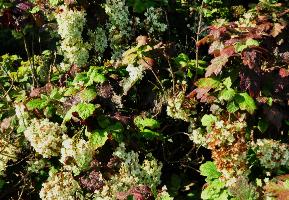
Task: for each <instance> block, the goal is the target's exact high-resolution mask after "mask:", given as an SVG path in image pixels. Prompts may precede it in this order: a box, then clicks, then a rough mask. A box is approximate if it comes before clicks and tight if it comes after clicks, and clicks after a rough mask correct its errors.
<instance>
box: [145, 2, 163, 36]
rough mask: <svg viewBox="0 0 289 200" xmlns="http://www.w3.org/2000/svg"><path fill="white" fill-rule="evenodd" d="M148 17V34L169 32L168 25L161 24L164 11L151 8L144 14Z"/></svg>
mask: <svg viewBox="0 0 289 200" xmlns="http://www.w3.org/2000/svg"><path fill="white" fill-rule="evenodd" d="M144 15H145V16H146V26H147V27H149V28H148V33H149V34H152V33H154V32H158V33H160V32H164V31H166V30H167V25H166V24H164V23H162V22H160V21H161V16H163V13H162V10H161V9H160V8H154V7H150V8H148V9H147V11H146V12H145V14H144Z"/></svg>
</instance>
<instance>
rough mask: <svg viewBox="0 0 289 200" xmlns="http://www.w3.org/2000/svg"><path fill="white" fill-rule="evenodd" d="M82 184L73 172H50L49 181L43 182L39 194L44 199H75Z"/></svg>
mask: <svg viewBox="0 0 289 200" xmlns="http://www.w3.org/2000/svg"><path fill="white" fill-rule="evenodd" d="M78 190H80V186H79V184H78V183H77V181H75V180H74V178H73V176H72V174H71V172H59V173H52V174H50V176H49V178H48V181H47V182H45V183H43V184H42V189H41V191H40V193H39V196H40V198H41V199H42V200H56V199H57V200H75V199H77V195H76V193H77V191H78Z"/></svg>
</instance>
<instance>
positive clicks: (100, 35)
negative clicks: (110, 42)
mask: <svg viewBox="0 0 289 200" xmlns="http://www.w3.org/2000/svg"><path fill="white" fill-rule="evenodd" d="M88 35H89V37H90V40H91V42H92V44H93V48H94V50H95V51H96V52H97V53H100V54H102V53H103V52H104V51H105V49H106V47H107V37H106V34H105V30H104V29H102V28H100V27H98V28H97V29H96V30H95V31H94V32H92V31H89V32H88Z"/></svg>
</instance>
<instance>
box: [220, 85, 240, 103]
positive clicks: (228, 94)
mask: <svg viewBox="0 0 289 200" xmlns="http://www.w3.org/2000/svg"><path fill="white" fill-rule="evenodd" d="M235 94H236V92H235V90H233V89H232V88H229V89H224V90H222V91H221V92H220V94H219V97H218V98H219V100H221V101H223V100H225V101H230V100H232V99H233V98H234V96H235Z"/></svg>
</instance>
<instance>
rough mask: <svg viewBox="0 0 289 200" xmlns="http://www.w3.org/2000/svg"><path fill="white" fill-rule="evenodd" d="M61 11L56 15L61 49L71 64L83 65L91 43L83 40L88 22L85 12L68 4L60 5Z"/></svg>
mask: <svg viewBox="0 0 289 200" xmlns="http://www.w3.org/2000/svg"><path fill="white" fill-rule="evenodd" d="M60 10H61V12H59V13H58V14H57V15H56V20H57V24H58V33H59V35H60V36H61V39H62V41H61V46H60V48H61V51H62V52H63V54H64V57H65V59H67V61H68V62H69V64H76V65H78V66H83V65H85V64H86V62H87V60H88V57H89V54H88V49H89V44H87V43H84V42H83V40H82V36H81V34H82V31H83V27H84V24H85V22H86V19H85V15H86V14H85V12H84V11H78V10H71V9H69V8H68V7H66V6H61V7H60Z"/></svg>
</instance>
